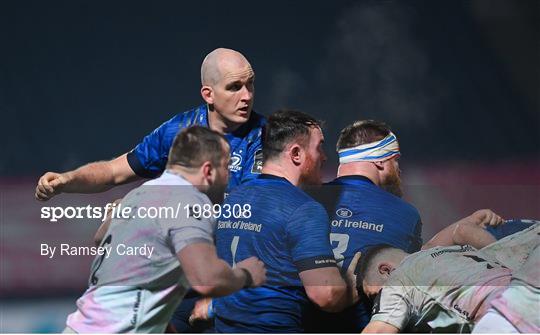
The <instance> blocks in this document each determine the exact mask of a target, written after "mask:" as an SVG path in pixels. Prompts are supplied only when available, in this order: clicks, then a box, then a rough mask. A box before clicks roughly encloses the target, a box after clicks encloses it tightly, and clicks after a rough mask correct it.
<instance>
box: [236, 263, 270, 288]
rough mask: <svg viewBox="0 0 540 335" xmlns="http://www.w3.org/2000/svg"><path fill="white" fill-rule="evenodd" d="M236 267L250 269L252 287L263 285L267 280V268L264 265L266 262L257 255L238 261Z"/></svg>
mask: <svg viewBox="0 0 540 335" xmlns="http://www.w3.org/2000/svg"><path fill="white" fill-rule="evenodd" d="M236 267H237V268H242V269H246V270H248V271H249V273H250V274H251V278H252V279H253V284H252V285H251V286H252V287H257V286H261V285H262V284H264V283H265V282H266V268H265V267H264V263H263V262H262V261H261V260H260V259H258V258H257V257H255V256H253V257H250V258H247V259H244V260H243V261H241V262H239V263H237V264H236Z"/></svg>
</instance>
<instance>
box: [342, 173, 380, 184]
mask: <svg viewBox="0 0 540 335" xmlns="http://www.w3.org/2000/svg"><path fill="white" fill-rule="evenodd" d="M333 182H335V183H339V184H346V185H363V184H372V185H375V183H374V182H372V181H371V179H369V178H368V177H366V176H362V175H350V176H341V177H338V178H336V179H334V181H333Z"/></svg>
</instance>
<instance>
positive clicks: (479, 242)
mask: <svg viewBox="0 0 540 335" xmlns="http://www.w3.org/2000/svg"><path fill="white" fill-rule="evenodd" d="M495 241H496V240H495V237H493V235H491V234H490V233H489V232H488V231H487V230H486V229H485V228H484V227H481V226H477V225H471V224H463V225H459V226H458V227H457V228H456V229H455V233H454V237H453V242H454V243H453V244H458V245H464V244H468V245H471V246H473V247H475V248H476V249H481V248H483V247H485V246H486V245H488V244H491V243H493V242H495Z"/></svg>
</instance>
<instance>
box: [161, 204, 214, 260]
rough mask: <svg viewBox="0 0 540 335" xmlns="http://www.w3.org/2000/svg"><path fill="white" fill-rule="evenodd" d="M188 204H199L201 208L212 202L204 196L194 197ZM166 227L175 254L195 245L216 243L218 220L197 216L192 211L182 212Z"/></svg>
mask: <svg viewBox="0 0 540 335" xmlns="http://www.w3.org/2000/svg"><path fill="white" fill-rule="evenodd" d="M188 203H191V204H197V205H200V206H201V207H202V206H203V205H204V204H211V202H210V200H209V199H208V198H205V197H203V196H200V197H194V198H193V199H192V200H190V201H189V202H188ZM165 225H166V226H165V227H164V228H165V230H166V231H167V233H168V236H169V237H170V241H171V243H172V246H173V249H174V252H175V253H178V252H180V251H181V250H182V249H183V248H185V247H186V246H188V245H190V244H193V243H201V242H203V243H211V244H213V243H214V230H215V227H216V220H215V219H214V218H213V217H210V218H204V217H202V216H196V215H194V213H193V211H191V210H190V211H188V212H181V214H180V215H179V217H177V218H174V219H170V220H168V222H167V223H166V224H165Z"/></svg>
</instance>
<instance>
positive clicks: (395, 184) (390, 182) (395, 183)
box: [381, 171, 403, 198]
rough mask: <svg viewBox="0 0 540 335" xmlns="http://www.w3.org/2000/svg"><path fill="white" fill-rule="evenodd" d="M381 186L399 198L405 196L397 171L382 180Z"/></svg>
mask: <svg viewBox="0 0 540 335" xmlns="http://www.w3.org/2000/svg"><path fill="white" fill-rule="evenodd" d="M381 188H382V189H383V190H385V191H387V192H389V193H392V194H393V195H395V196H396V197H398V198H401V197H403V189H402V188H401V177H400V176H399V175H398V174H397V173H396V172H395V171H394V172H393V173H392V174H390V175H389V176H388V177H387V178H386V179H385V180H384V181H383V182H382V184H381Z"/></svg>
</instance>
